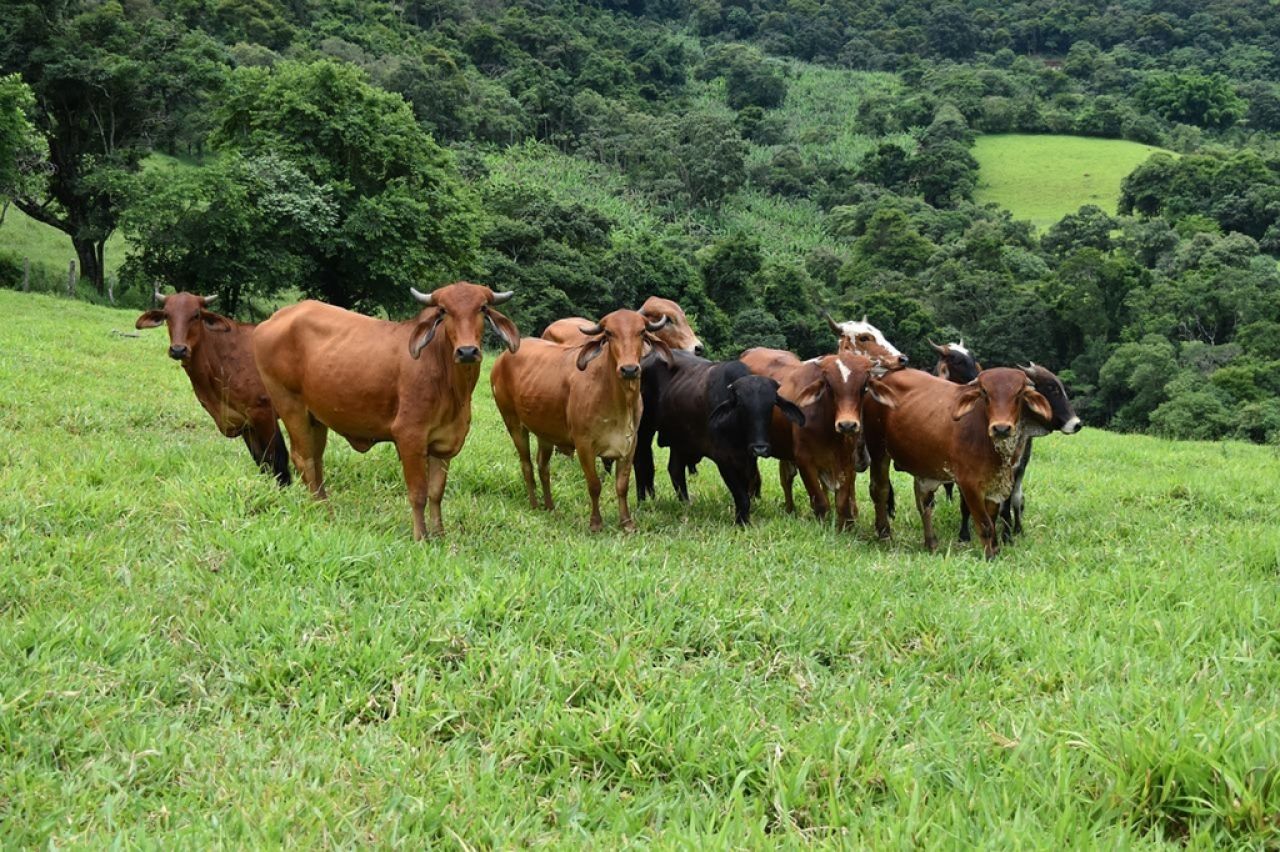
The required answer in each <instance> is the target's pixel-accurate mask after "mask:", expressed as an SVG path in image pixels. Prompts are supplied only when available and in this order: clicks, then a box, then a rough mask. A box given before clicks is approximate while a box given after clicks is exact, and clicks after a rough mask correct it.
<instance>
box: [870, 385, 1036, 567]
mask: <svg viewBox="0 0 1280 852" xmlns="http://www.w3.org/2000/svg"><path fill="white" fill-rule="evenodd" d="M884 384H885V385H886V386H887V387H888V388H889V389H890V391H891V392H892V395H893V398H894V405H893V407H886V406H883V405H880V404H879V403H876V402H874V401H873V402H871V403H870V404H869V405H868V406H867V411H866V415H865V417H864V420H865V423H866V440H867V449H868V451H869V452H870V453H871V497H872V499H873V500H874V501H875V504H876V532H878V533H879V534H880V535H881V537H885V538H887V537H888V536H889V534H890V529H889V515H888V497H889V462H890V460H892V461H893V463H894V466H895V467H897V469H898V470H901V471H905V472H907V473H910V474H911V475H912V476H914V477H915V493H916V507H917V508H918V509H919V510H920V518H921V520H922V522H923V524H924V543H925V546H926V547H928V548H929V550H931V551H932V550H936V549H937V547H938V539H937V537H936V536H934V534H933V496H934V492H935V491H937V489H938V486H939V485H942V484H943V483H944V482H952V481H954V482H955V483H956V484H957V485H958V486H960V495H961V496H962V497H963V498H964V500H965V502H966V503H967V504H968V505H969V509H970V511H972V513H973V519H974V522H975V523H976V524H977V527H978V534H979V536H980V537H981V539H982V545H983V549H984V551H985V553H986V555H987V558H991V557H993V556H995V554H996V553H997V551H998V550H999V544H998V539H997V538H996V529H995V516H996V513H997V511H998V510H999V507H1000V503H1001V501H1003V500H1007V499H1008V498H1009V494H1010V492H1011V491H1012V488H1013V478H1014V470H1015V468H1016V467H1017V465H1018V461H1019V459H1020V458H1021V456H1022V454H1023V452H1024V451H1025V449H1026V443H1027V436H1026V434H1025V433H1026V429H1025V428H1024V425H1025V424H1024V412H1030V413H1031V414H1032V415H1034V416H1035V417H1036V418H1038V419H1039V420H1042V421H1047V420H1049V419H1050V418H1051V417H1052V416H1053V411H1052V409H1051V408H1050V406H1049V402H1048V400H1046V399H1045V398H1044V397H1043V396H1042V395H1041V394H1040V393H1039V392H1038V391H1036V389H1035V387H1034V385H1032V383H1031V381H1030V380H1029V379H1028V378H1027V375H1026V374H1025V373H1023V372H1022V371H1021V370H1014V369H1008V368H1003V367H1002V368H997V369H994V370H984V371H983V372H982V373H980V374H979V375H978V378H976V379H975V380H974V381H973V382H971V383H970V384H967V385H956V384H952V383H951V382H948V381H947V380H946V379H940V378H938V377H937V376H931V375H929V374H928V373H925V372H923V371H921V370H895V371H893V372H891V373H889V374H887V375H886V376H885V378H884Z"/></svg>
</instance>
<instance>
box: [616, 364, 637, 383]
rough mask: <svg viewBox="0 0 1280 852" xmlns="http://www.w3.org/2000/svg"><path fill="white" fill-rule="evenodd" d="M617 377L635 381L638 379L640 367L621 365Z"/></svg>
mask: <svg viewBox="0 0 1280 852" xmlns="http://www.w3.org/2000/svg"><path fill="white" fill-rule="evenodd" d="M618 375H619V376H621V377H622V378H624V379H627V380H628V381H634V380H635V379H638V378H640V365H639V364H623V365H622V366H621V367H619V368H618Z"/></svg>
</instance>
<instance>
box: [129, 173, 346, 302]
mask: <svg viewBox="0 0 1280 852" xmlns="http://www.w3.org/2000/svg"><path fill="white" fill-rule="evenodd" d="M330 196H331V193H330V192H328V191H327V190H325V189H322V188H321V187H319V186H317V185H316V184H315V183H314V182H312V181H311V179H310V178H308V177H307V176H306V175H304V174H303V173H302V172H301V171H300V170H299V169H298V167H297V166H295V165H293V164H292V163H290V162H288V161H286V160H283V159H281V158H280V157H278V156H276V155H274V154H263V155H261V156H257V157H251V158H246V157H242V156H240V155H239V154H232V155H230V156H228V157H225V158H223V159H222V160H219V161H218V162H216V163H213V164H211V165H209V166H206V167H204V168H200V169H187V168H182V169H177V170H174V171H172V172H154V171H153V172H151V173H149V174H143V175H141V176H140V177H139V178H138V179H137V185H136V187H135V189H134V191H133V192H132V193H131V197H130V202H129V204H128V206H127V207H126V208H125V211H124V214H123V216H122V218H121V227H122V229H123V230H124V232H125V234H126V235H127V236H128V237H129V240H130V243H131V250H130V254H129V259H128V260H127V261H126V263H125V267H124V275H125V277H126V278H129V279H135V280H139V281H141V282H143V285H144V286H150V284H151V283H152V282H160V283H164V284H168V285H170V286H172V287H174V288H175V289H180V290H189V291H191V292H195V293H202V294H205V295H208V294H210V293H216V294H218V296H219V297H220V298H221V300H222V301H221V304H222V306H223V310H224V311H225V312H227V313H230V314H233V315H234V314H236V313H237V312H239V311H240V309H241V307H242V306H243V304H244V303H245V301H246V300H247V299H249V298H252V297H270V296H274V295H276V294H277V293H279V292H280V291H281V290H283V289H285V288H289V287H294V286H298V285H299V284H300V283H302V282H305V281H308V280H311V279H313V278H315V277H316V276H317V274H318V272H319V270H318V269H317V268H316V262H317V258H318V257H319V254H320V253H319V252H318V251H316V249H315V246H317V245H323V244H325V243H327V242H329V241H330V240H332V239H333V226H334V224H335V222H336V220H337V208H336V206H335V204H334V202H333V200H332V198H331V197H330Z"/></svg>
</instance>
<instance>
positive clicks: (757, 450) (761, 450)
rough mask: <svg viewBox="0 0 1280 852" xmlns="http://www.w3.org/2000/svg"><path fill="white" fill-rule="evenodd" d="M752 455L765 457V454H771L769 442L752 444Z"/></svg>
mask: <svg viewBox="0 0 1280 852" xmlns="http://www.w3.org/2000/svg"><path fill="white" fill-rule="evenodd" d="M751 455H753V456H755V457H756V458H761V459H762V458H764V457H765V456H767V455H769V445H768V444H752V445H751Z"/></svg>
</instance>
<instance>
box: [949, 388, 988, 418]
mask: <svg viewBox="0 0 1280 852" xmlns="http://www.w3.org/2000/svg"><path fill="white" fill-rule="evenodd" d="M981 401H982V388H981V386H979V385H978V383H977V382H974V383H973V384H968V385H965V386H964V388H963V389H962V390H961V391H960V393H959V395H958V396H956V406H955V408H953V409H952V410H951V419H952V420H959V419H960V418H961V417H964V416H965V415H966V414H968V413H969V412H970V411H973V410H974V409H975V408H977V407H978V403H979V402H981Z"/></svg>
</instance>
